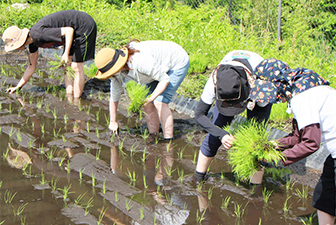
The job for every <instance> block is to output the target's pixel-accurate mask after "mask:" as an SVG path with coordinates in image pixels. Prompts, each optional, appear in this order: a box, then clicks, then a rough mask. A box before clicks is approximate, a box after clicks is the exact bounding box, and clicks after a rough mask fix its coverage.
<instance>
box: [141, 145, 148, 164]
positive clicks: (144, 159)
mask: <svg viewBox="0 0 336 225" xmlns="http://www.w3.org/2000/svg"><path fill="white" fill-rule="evenodd" d="M147 158H148V155H147V154H146V148H145V149H144V150H143V152H142V157H141V162H142V163H143V164H144V163H145V162H146V159H147Z"/></svg>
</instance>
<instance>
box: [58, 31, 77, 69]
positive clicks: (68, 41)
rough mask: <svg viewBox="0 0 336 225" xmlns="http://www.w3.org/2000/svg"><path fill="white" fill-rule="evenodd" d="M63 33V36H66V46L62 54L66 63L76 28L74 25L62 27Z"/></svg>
mask: <svg viewBox="0 0 336 225" xmlns="http://www.w3.org/2000/svg"><path fill="white" fill-rule="evenodd" d="M61 34H62V36H65V47H64V53H63V55H62V61H64V62H65V63H68V62H69V54H70V49H71V46H72V41H73V34H74V29H73V28H72V27H62V28H61Z"/></svg>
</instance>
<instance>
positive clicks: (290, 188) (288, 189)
mask: <svg viewBox="0 0 336 225" xmlns="http://www.w3.org/2000/svg"><path fill="white" fill-rule="evenodd" d="M295 183H296V181H294V182H293V183H291V180H287V181H286V192H287V193H288V192H289V191H291V190H293V187H294V185H295Z"/></svg>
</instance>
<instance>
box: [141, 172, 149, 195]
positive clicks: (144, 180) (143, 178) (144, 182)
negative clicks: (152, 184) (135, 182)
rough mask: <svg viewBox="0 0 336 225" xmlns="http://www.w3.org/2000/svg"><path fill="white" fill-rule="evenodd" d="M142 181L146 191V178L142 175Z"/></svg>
mask: <svg viewBox="0 0 336 225" xmlns="http://www.w3.org/2000/svg"><path fill="white" fill-rule="evenodd" d="M142 180H143V186H144V189H145V191H146V189H147V188H148V186H149V185H147V181H146V176H145V175H142Z"/></svg>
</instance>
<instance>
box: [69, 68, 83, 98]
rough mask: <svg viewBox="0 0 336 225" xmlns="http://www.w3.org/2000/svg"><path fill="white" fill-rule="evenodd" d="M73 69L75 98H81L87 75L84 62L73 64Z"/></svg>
mask: <svg viewBox="0 0 336 225" xmlns="http://www.w3.org/2000/svg"><path fill="white" fill-rule="evenodd" d="M71 68H72V69H73V70H74V73H75V75H74V80H73V89H74V98H75V99H76V98H80V97H81V96H82V93H83V89H84V83H85V74H84V62H81V63H77V62H72V63H71Z"/></svg>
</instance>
